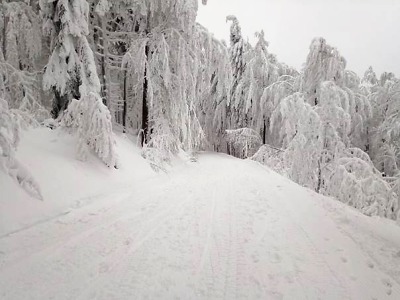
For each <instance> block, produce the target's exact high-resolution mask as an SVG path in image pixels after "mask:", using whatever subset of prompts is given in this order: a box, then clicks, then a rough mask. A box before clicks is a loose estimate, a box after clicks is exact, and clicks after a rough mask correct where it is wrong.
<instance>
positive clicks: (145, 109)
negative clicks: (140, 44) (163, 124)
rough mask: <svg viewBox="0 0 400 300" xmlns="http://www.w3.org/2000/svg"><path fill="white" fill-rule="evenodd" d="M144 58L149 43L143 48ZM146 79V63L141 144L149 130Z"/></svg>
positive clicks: (145, 139) (145, 140) (147, 53)
mask: <svg viewBox="0 0 400 300" xmlns="http://www.w3.org/2000/svg"><path fill="white" fill-rule="evenodd" d="M145 55H146V59H148V55H149V45H146V48H145ZM148 85H149V83H148V80H147V64H146V67H145V69H144V81H143V102H142V146H143V145H144V144H145V143H147V138H148V136H147V135H148V131H149V123H148V122H149V108H148V105H147V92H148Z"/></svg>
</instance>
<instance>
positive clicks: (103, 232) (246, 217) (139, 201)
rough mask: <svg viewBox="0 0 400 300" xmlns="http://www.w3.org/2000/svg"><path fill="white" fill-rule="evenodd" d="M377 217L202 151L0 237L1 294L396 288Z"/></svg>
mask: <svg viewBox="0 0 400 300" xmlns="http://www.w3.org/2000/svg"><path fill="white" fill-rule="evenodd" d="M379 222H381V221H380V220H376V219H371V218H366V217H364V216H361V215H359V214H358V213H357V212H354V211H353V210H351V209H350V208H346V207H344V206H343V205H341V204H336V203H335V202H333V201H331V200H329V199H326V198H323V197H320V196H318V195H315V194H314V193H312V192H311V191H308V190H306V189H303V188H301V187H299V186H297V185H295V184H293V183H291V182H290V181H288V180H286V179H284V178H282V177H280V176H278V175H276V174H275V173H273V172H270V171H268V170H266V169H264V168H263V167H261V166H259V165H258V164H256V163H254V162H250V161H240V160H237V159H233V158H229V157H227V156H224V155H216V154H213V155H212V154H205V155H202V156H200V159H199V163H191V164H188V165H186V166H181V167H180V168H179V170H175V171H173V172H172V173H171V174H169V175H160V176H159V177H155V178H153V179H151V180H147V181H143V182H139V183H136V184H135V186H133V187H132V189H131V190H129V189H124V190H119V191H115V192H114V193H113V194H109V195H104V197H103V198H102V199H99V200H98V201H95V202H92V203H91V204H89V205H87V206H84V207H80V208H76V209H73V210H71V212H70V213H68V214H66V215H63V216H60V217H58V218H55V219H52V220H49V221H47V222H44V223H40V224H37V225H35V226H32V227H30V228H28V229H25V230H22V231H19V232H17V233H14V234H12V235H8V236H4V237H2V238H0V299H400V228H399V227H397V226H395V225H393V224H391V223H387V224H386V223H383V224H381V223H379ZM375 223H377V224H378V223H379V224H378V225H379V226H378V225H377V226H373V225H371V224H375ZM382 226H384V228H385V230H383V229H382V230H381V232H380V229H381V227H382ZM387 229H390V230H389V231H388V230H387Z"/></svg>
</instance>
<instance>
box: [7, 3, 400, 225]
mask: <svg viewBox="0 0 400 300" xmlns="http://www.w3.org/2000/svg"><path fill="white" fill-rule="evenodd" d="M212 1H213V0H212ZM206 2H207V1H206V0H203V1H201V2H200V1H198V0H163V1H160V0H113V1H111V0H26V1H25V0H21V1H10V0H2V1H1V3H0V171H2V172H5V173H6V174H8V175H9V176H10V177H12V178H13V179H14V180H15V181H16V182H17V183H18V184H19V185H20V186H21V188H23V189H24V190H25V191H26V192H27V193H29V194H30V195H32V196H34V197H36V198H38V199H41V198H42V195H41V193H40V186H39V184H38V183H37V182H36V180H35V178H34V176H32V175H31V174H30V172H29V170H28V169H27V168H26V167H25V166H24V165H23V164H21V163H20V162H19V161H18V159H17V158H16V155H15V153H16V151H17V147H18V143H19V139H20V131H21V130H24V129H26V128H30V127H40V126H46V127H50V128H52V129H54V128H63V129H64V130H66V131H67V132H69V133H70V134H71V135H74V136H75V137H76V156H77V158H78V159H80V160H85V159H86V158H87V157H88V155H91V154H95V155H96V156H97V157H98V158H99V159H100V160H101V161H102V162H104V164H105V165H106V166H108V167H109V168H115V169H118V168H119V167H120V165H119V161H118V156H117V154H116V143H115V138H114V134H115V132H123V133H125V134H130V135H134V136H137V137H138V143H139V144H140V147H141V155H142V156H143V157H144V158H145V159H147V161H148V162H149V163H150V164H151V166H152V167H153V169H154V170H156V171H161V172H163V171H166V170H167V169H168V164H169V161H170V160H171V159H172V158H173V157H174V156H175V155H177V154H178V153H179V152H180V151H184V152H185V153H187V154H188V155H190V157H191V158H192V159H193V161H195V160H196V157H197V155H198V153H199V152H201V151H213V152H221V153H226V154H229V155H232V156H235V157H237V158H240V159H250V160H254V161H257V162H259V163H261V164H264V165H266V166H268V167H269V168H271V169H273V170H274V171H276V172H278V173H280V174H282V175H284V176H286V177H288V178H289V179H291V180H293V181H294V182H296V183H298V184H300V185H302V186H304V187H307V188H309V189H311V190H314V191H316V192H317V193H321V194H323V195H326V196H330V197H333V198H336V199H337V200H339V201H341V202H343V203H346V204H348V205H349V206H352V207H354V208H356V209H358V210H360V211H361V212H362V213H364V214H366V215H369V216H381V217H386V218H388V219H392V220H397V219H400V173H399V167H400V142H399V140H400V139H399V138H400V80H399V79H398V78H396V77H395V75H394V74H393V73H391V72H384V73H383V74H381V75H377V74H376V73H375V72H374V70H373V68H372V67H370V68H369V69H368V70H366V71H365V73H364V74H363V75H362V76H359V75H358V74H356V73H355V72H353V71H351V70H348V69H346V59H345V58H344V57H343V56H342V55H341V54H340V52H339V50H338V49H336V48H335V47H334V46H333V45H330V44H329V41H326V40H325V39H324V38H322V37H317V38H315V39H314V40H312V41H310V47H309V54H308V56H307V57H304V67H303V68H302V69H301V70H296V69H294V68H292V67H290V66H288V65H286V64H285V63H284V62H281V61H279V60H278V58H277V56H276V55H275V54H273V53H271V52H270V51H269V49H268V41H267V40H268V36H265V34H264V32H263V31H260V32H257V33H255V35H256V39H257V41H256V43H255V44H254V45H252V44H250V43H249V42H248V39H247V37H244V36H243V35H242V33H241V27H240V20H238V19H237V18H236V17H235V16H233V15H230V16H227V17H226V22H227V25H226V26H230V39H229V41H228V42H225V41H220V40H218V39H216V38H215V37H214V36H213V34H212V32H209V31H208V29H207V28H205V27H204V26H202V25H201V24H199V23H197V22H196V16H197V11H198V7H199V5H206V4H207V3H206ZM131 168H135V166H134V165H133V166H131Z"/></svg>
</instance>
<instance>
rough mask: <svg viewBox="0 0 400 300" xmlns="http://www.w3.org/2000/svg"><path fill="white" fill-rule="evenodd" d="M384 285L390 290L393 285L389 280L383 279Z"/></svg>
mask: <svg viewBox="0 0 400 300" xmlns="http://www.w3.org/2000/svg"><path fill="white" fill-rule="evenodd" d="M382 283H383V284H384V285H386V286H387V287H388V288H391V287H392V283H391V282H390V279H389V278H382Z"/></svg>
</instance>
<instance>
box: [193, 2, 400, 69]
mask: <svg viewBox="0 0 400 300" xmlns="http://www.w3.org/2000/svg"><path fill="white" fill-rule="evenodd" d="M227 15H236V16H237V18H238V19H239V22H240V24H241V27H242V33H243V35H244V36H245V37H248V38H249V40H250V41H251V42H254V32H256V31H260V30H261V29H263V30H264V32H265V36H266V39H267V40H268V41H269V43H270V47H269V49H270V52H272V53H274V54H276V55H277V56H278V59H279V60H280V61H283V62H285V63H287V64H288V65H291V66H293V67H295V68H297V69H300V68H301V66H302V64H303V63H304V62H305V60H306V57H307V54H308V47H309V45H310V43H311V40H312V39H313V38H314V37H317V36H322V37H324V38H325V39H326V40H327V42H328V43H329V44H330V45H332V46H335V47H337V48H338V50H339V51H340V53H341V54H342V55H343V56H344V57H345V58H346V60H347V68H348V69H350V70H353V71H356V72H357V73H358V74H359V75H362V74H363V73H364V71H365V70H366V69H367V68H368V66H370V65H372V66H373V68H374V69H375V72H377V74H378V76H379V75H380V74H381V73H382V72H383V71H391V72H394V73H395V74H396V75H397V76H400V0H208V4H207V5H206V6H203V5H200V9H199V14H198V19H197V20H198V22H199V23H201V24H202V25H204V26H205V27H207V28H208V29H209V30H210V31H211V32H213V33H214V35H215V36H216V37H217V38H220V39H225V40H226V41H228V39H229V24H227V23H226V22H225V17H226V16H227Z"/></svg>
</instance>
